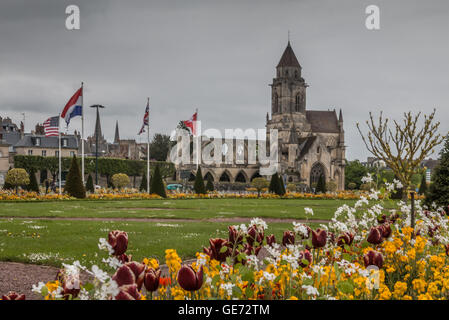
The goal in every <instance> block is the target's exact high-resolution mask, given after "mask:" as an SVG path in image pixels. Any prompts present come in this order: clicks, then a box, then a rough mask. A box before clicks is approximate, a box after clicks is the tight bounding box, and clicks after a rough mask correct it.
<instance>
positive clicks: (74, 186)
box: [64, 156, 86, 199]
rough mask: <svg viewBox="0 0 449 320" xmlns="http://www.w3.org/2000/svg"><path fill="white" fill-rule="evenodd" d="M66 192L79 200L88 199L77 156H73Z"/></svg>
mask: <svg viewBox="0 0 449 320" xmlns="http://www.w3.org/2000/svg"><path fill="white" fill-rule="evenodd" d="M64 192H65V193H67V194H68V195H70V196H72V197H75V198H78V199H84V198H86V189H85V188H84V185H83V180H82V178H81V171H80V167H79V166H78V161H77V160H76V156H73V158H72V164H71V165H70V169H69V173H68V174H67V179H66V183H65V188H64Z"/></svg>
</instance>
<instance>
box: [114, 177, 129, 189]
mask: <svg viewBox="0 0 449 320" xmlns="http://www.w3.org/2000/svg"><path fill="white" fill-rule="evenodd" d="M129 183H130V180H129V177H128V175H126V174H124V173H116V174H114V175H113V176H112V184H113V185H114V187H116V188H117V189H121V188H124V187H126V186H127V185H129Z"/></svg>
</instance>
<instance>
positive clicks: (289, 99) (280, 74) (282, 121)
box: [177, 42, 345, 190]
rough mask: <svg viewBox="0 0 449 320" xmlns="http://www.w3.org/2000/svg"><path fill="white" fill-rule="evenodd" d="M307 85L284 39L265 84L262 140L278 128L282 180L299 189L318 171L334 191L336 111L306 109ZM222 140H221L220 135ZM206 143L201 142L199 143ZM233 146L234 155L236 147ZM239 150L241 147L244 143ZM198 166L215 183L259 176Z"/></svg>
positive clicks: (250, 169)
mask: <svg viewBox="0 0 449 320" xmlns="http://www.w3.org/2000/svg"><path fill="white" fill-rule="evenodd" d="M307 87H308V85H307V83H306V82H305V80H304V78H303V77H302V67H301V65H300V64H299V62H298V60H297V58H296V56H295V53H294V52H293V49H292V47H291V45H290V42H289V43H288V45H287V48H286V49H285V51H284V53H283V55H282V57H281V59H280V61H279V64H278V65H277V67H276V77H275V78H274V79H273V82H272V84H271V96H272V99H271V117H270V114H267V118H266V129H267V141H269V132H270V130H271V129H276V130H278V138H279V150H278V156H279V167H278V172H279V173H280V175H281V176H282V178H283V179H284V182H285V183H296V184H299V185H302V186H303V189H310V188H313V187H315V185H316V183H317V181H318V179H319V177H320V176H321V175H323V176H324V178H325V180H326V181H327V182H330V181H333V182H334V183H335V184H336V187H337V190H344V177H345V146H344V129H343V114H342V111H341V110H340V113H339V115H338V116H337V113H336V111H335V109H334V110H327V111H314V110H307V108H306V90H307ZM234 142H236V141H234ZM223 143H226V141H224V140H223ZM245 143H246V142H245ZM206 144H207V143H205V142H202V146H203V147H204V146H205V145H206ZM235 145H236V144H235V143H234V148H235V150H233V151H234V153H233V154H234V155H235V154H236V153H237V152H238V150H237V148H236V147H235ZM243 151H244V152H245V153H246V152H247V151H246V145H245V147H244V148H243ZM246 156H247V155H246V154H245V158H246ZM224 157H225V155H224ZM194 158H195V157H193V159H194ZM195 168H196V166H195V165H182V166H178V167H177V170H178V171H183V170H191V171H192V175H193V174H194V172H195ZM201 168H202V172H203V174H204V176H205V177H207V176H209V175H210V177H212V180H213V181H215V182H218V181H230V182H236V181H237V182H250V181H251V180H252V179H253V178H255V177H258V176H260V174H259V166H258V165H238V164H221V165H219V166H217V165H203V164H202V165H201ZM178 174H179V172H178ZM178 177H179V175H178ZM267 178H268V177H267Z"/></svg>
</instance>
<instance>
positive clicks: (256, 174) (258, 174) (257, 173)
mask: <svg viewBox="0 0 449 320" xmlns="http://www.w3.org/2000/svg"><path fill="white" fill-rule="evenodd" d="M256 178H262V176H261V175H260V173H259V171H256V172H255V173H254V174H253V175H252V177H251V181H253V180H254V179H256Z"/></svg>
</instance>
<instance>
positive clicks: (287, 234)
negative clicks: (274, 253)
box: [282, 230, 295, 247]
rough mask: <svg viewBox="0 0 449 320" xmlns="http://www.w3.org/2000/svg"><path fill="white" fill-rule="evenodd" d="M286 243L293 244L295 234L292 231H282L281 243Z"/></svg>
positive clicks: (285, 244)
mask: <svg viewBox="0 0 449 320" xmlns="http://www.w3.org/2000/svg"><path fill="white" fill-rule="evenodd" d="M288 244H295V234H294V233H293V232H292V231H289V230H287V231H284V236H283V237H282V245H283V246H284V247H285V246H287V245H288Z"/></svg>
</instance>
